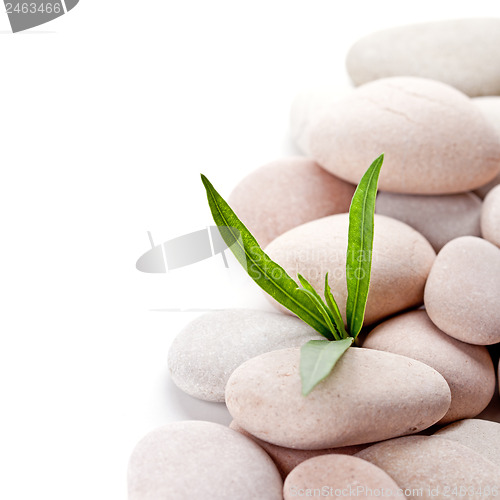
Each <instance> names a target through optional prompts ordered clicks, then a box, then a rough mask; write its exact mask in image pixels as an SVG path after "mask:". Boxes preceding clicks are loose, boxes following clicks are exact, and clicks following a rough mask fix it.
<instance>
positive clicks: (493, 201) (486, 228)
mask: <svg viewBox="0 0 500 500" xmlns="http://www.w3.org/2000/svg"><path fill="white" fill-rule="evenodd" d="M481 233H482V235H483V238H484V239H486V240H488V241H490V242H491V243H493V244H494V245H496V246H497V247H500V186H496V187H495V188H493V189H492V190H491V191H490V192H489V193H488V194H487V195H486V198H485V199H484V203H483V209H482V212H481Z"/></svg>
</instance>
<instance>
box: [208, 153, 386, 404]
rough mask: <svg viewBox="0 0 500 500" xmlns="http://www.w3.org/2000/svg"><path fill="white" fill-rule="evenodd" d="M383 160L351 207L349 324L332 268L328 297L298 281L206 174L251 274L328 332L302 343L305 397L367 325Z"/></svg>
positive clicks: (230, 242) (213, 200) (213, 206)
mask: <svg viewBox="0 0 500 500" xmlns="http://www.w3.org/2000/svg"><path fill="white" fill-rule="evenodd" d="M383 161H384V155H381V156H379V157H378V158H377V159H376V160H375V161H374V162H373V163H372V164H371V166H370V168H369V169H368V170H367V171H366V173H365V174H364V175H363V177H362V179H361V181H360V182H359V184H358V187H357V188H356V191H355V193H354V195H353V197H352V201H351V207H350V209H349V237H348V244H347V261H346V277H347V304H346V321H345V325H344V321H343V319H342V316H341V314H340V311H339V308H338V306H337V303H336V302H335V299H334V297H333V294H332V292H331V289H330V286H329V284H328V273H327V274H326V276H325V290H324V297H325V299H324V300H323V299H322V298H321V296H320V295H319V294H318V293H317V292H316V290H314V288H313V287H312V286H311V284H310V283H309V282H308V281H307V280H306V279H305V278H304V277H303V276H301V275H300V274H299V275H298V280H299V283H300V284H298V283H296V282H295V280H293V279H292V278H291V277H290V276H289V275H288V274H287V273H286V271H285V270H284V269H283V268H282V267H281V266H279V265H278V264H277V263H276V262H274V261H273V260H271V259H270V258H269V256H268V255H267V254H266V253H265V252H264V251H263V250H262V249H261V248H260V246H259V244H258V243H257V240H256V239H255V238H254V237H253V236H252V234H251V233H250V231H249V230H248V229H247V228H246V227H245V225H244V224H243V223H242V222H241V221H240V220H239V219H238V217H237V215H236V214H235V213H234V212H233V210H232V209H231V207H230V206H229V205H228V204H227V202H226V201H225V200H224V199H223V198H222V197H221V196H220V194H219V193H218V192H217V191H216V190H215V188H214V187H213V186H212V184H211V183H210V181H209V180H208V179H207V178H206V177H205V176H204V175H203V174H202V175H201V179H202V181H203V184H204V186H205V189H206V192H207V198H208V204H209V206H210V210H211V212H212V216H213V219H214V221H215V223H216V224H217V226H218V227H219V230H220V232H221V236H222V238H223V239H224V241H225V243H226V244H227V246H228V247H229V248H230V249H231V251H232V252H233V254H234V256H235V257H236V259H237V260H238V261H239V262H240V264H242V266H243V267H244V268H245V269H246V271H247V273H248V275H249V276H250V277H251V278H252V279H253V280H254V281H255V283H257V285H259V286H260V287H261V288H262V289H263V290H264V291H266V292H267V293H268V294H269V295H271V297H273V298H274V299H275V300H276V301H277V302H279V303H280V304H281V305H283V306H284V307H286V308H287V309H289V310H290V311H291V312H293V313H294V314H296V315H297V316H298V317H299V318H300V319H302V320H303V321H305V322H306V323H307V324H308V325H310V326H311V327H313V328H314V329H315V330H316V331H317V332H319V333H320V334H321V335H322V336H323V337H325V340H311V341H309V342H307V343H306V344H304V345H303V346H302V348H301V352H300V376H301V381H302V394H303V395H304V396H307V395H308V394H309V393H310V392H311V391H312V390H313V389H314V387H316V385H317V384H318V383H319V382H321V381H322V380H323V379H325V378H326V377H327V376H328V375H329V374H330V373H331V371H332V370H333V368H334V366H335V364H336V363H337V361H338V360H339V359H340V358H341V357H342V355H343V354H344V353H345V352H346V351H347V349H349V347H351V345H352V344H353V343H354V342H355V341H356V338H357V337H358V335H359V332H360V331H361V328H362V326H363V320H364V317H365V309H366V300H367V297H368V290H369V287H370V274H371V263H372V250H373V230H374V213H375V198H376V196H377V185H378V178H379V175H380V169H381V167H382V163H383Z"/></svg>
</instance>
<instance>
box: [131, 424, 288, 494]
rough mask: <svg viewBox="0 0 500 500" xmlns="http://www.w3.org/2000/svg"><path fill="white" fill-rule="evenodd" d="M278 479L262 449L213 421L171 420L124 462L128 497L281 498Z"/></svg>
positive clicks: (154, 432)
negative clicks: (127, 466)
mask: <svg viewBox="0 0 500 500" xmlns="http://www.w3.org/2000/svg"><path fill="white" fill-rule="evenodd" d="M282 485H283V483H282V480H281V477H280V474H279V472H278V469H277V468H276V466H275V465H274V463H273V461H272V460H271V459H270V458H269V456H268V455H267V454H266V453H265V452H264V450H262V449H261V448H259V446H257V445H256V444H255V443H254V442H253V441H252V440H251V439H248V438H246V437H245V436H242V435H241V434H240V433H238V432H235V431H233V430H231V429H229V428H227V427H224V426H222V425H219V424H214V423H212V422H200V421H184V422H172V423H170V424H167V425H165V426H163V427H160V428H159V429H156V430H154V431H152V432H150V433H149V434H148V435H146V436H145V437H144V438H143V439H142V440H141V441H140V442H139V443H138V444H137V446H136V447H135V449H134V451H133V453H132V456H131V458H130V462H129V468H128V494H129V496H128V500H166V499H172V500H173V499H181V498H186V499H188V498H189V499H191V498H200V499H213V500H235V499H239V498H241V499H243V498H245V499H248V500H253V499H255V500H263V499H266V500H281V498H282V487H283V486H282Z"/></svg>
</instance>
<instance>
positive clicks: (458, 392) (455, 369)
mask: <svg viewBox="0 0 500 500" xmlns="http://www.w3.org/2000/svg"><path fill="white" fill-rule="evenodd" d="M363 347H366V348H369V349H377V350H379V351H387V352H393V353H395V354H401V355H403V356H408V357H409V358H412V359H416V360H418V361H421V362H422V363H425V364H426V365H429V366H431V367H432V368H434V369H435V370H436V371H438V372H439V373H440V374H441V375H442V376H443V377H444V378H445V380H446V382H448V385H449V387H450V390H451V405H450V408H449V410H448V412H447V413H446V415H445V416H444V417H443V418H442V419H441V420H440V422H439V423H440V424H444V423H448V422H453V421H455V420H458V419H462V418H470V417H475V416H476V415H478V414H479V413H481V412H482V411H483V410H484V409H485V408H486V407H487V406H488V403H489V402H490V401H491V398H492V397H493V394H494V393H495V382H496V376H495V368H494V366H493V361H492V360H491V357H490V354H489V352H488V350H487V349H486V348H485V347H484V346H478V345H471V344H465V343H464V342H460V341H459V340H456V339H454V338H453V337H450V336H449V335H446V334H445V333H444V332H442V331H441V330H439V328H437V326H436V325H434V323H432V321H431V320H430V319H429V317H428V316H427V313H426V312H425V311H423V310H419V311H411V312H408V313H405V314H401V315H399V316H396V317H395V318H391V319H389V320H388V321H385V322H384V323H381V324H380V325H378V326H377V327H376V328H374V329H373V330H372V331H371V332H370V333H369V334H368V336H367V337H366V339H365V341H364V342H363Z"/></svg>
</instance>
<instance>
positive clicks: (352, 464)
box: [283, 455, 400, 500]
mask: <svg viewBox="0 0 500 500" xmlns="http://www.w3.org/2000/svg"><path fill="white" fill-rule="evenodd" d="M399 489H400V488H399V486H398V485H397V484H396V483H395V482H394V480H393V479H392V478H391V477H390V476H389V475H388V474H387V473H386V472H384V471H383V470H382V469H380V468H378V467H377V466H376V465H373V464H372V463H370V462H367V461H366V460H363V459H361V458H358V457H352V456H349V455H323V456H321V457H315V458H311V459H309V460H307V461H305V462H303V463H302V464H300V465H299V466H298V467H297V468H295V469H294V470H293V471H292V472H291V473H290V474H289V476H288V477H287V479H286V481H285V484H284V486H283V498H284V500H290V499H292V498H297V497H298V496H306V497H307V496H313V495H314V491H315V490H316V491H318V490H319V491H320V492H322V493H323V495H322V496H328V497H329V498H349V497H356V498H373V497H374V492H378V495H377V494H375V495H376V496H382V492H383V493H384V495H383V496H391V497H396V496H397V495H398V492H399ZM301 492H304V493H305V494H304V495H301ZM308 492H310V494H309V495H308ZM318 496H319V495H318Z"/></svg>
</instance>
